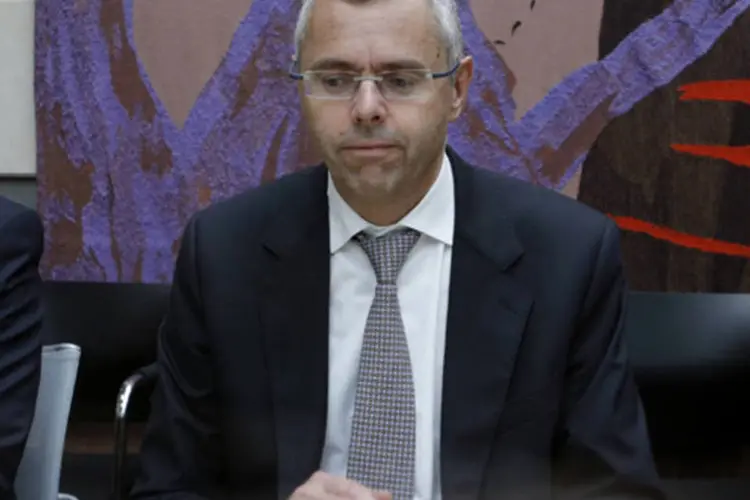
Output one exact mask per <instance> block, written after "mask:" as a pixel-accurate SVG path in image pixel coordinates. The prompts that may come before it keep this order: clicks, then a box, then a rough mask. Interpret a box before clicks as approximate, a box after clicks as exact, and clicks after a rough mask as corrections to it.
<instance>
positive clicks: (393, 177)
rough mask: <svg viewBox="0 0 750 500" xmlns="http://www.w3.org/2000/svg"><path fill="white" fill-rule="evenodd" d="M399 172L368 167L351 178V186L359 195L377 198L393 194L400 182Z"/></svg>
mask: <svg viewBox="0 0 750 500" xmlns="http://www.w3.org/2000/svg"><path fill="white" fill-rule="evenodd" d="M399 179H400V175H398V172H393V171H388V170H384V169H382V168H380V167H366V168H363V169H361V170H360V171H359V173H358V174H356V175H354V176H352V177H350V178H349V181H350V182H349V186H350V187H351V189H352V190H353V191H354V192H355V193H356V194H357V195H359V196H362V197H365V198H370V199H377V198H381V197H384V196H387V195H389V194H391V193H392V192H393V191H394V189H395V188H396V186H397V184H398V180H399Z"/></svg>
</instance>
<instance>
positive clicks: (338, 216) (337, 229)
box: [328, 154, 455, 254]
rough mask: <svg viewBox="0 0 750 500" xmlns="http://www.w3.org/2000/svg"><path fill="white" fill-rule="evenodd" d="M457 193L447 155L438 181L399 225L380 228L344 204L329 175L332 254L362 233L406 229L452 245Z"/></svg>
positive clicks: (381, 232)
mask: <svg viewBox="0 0 750 500" xmlns="http://www.w3.org/2000/svg"><path fill="white" fill-rule="evenodd" d="M453 191H454V190H453V171H452V169H451V165H450V160H449V159H448V156H447V155H445V154H443V163H442V165H441V167H440V172H439V173H438V176H437V179H435V182H434V183H433V184H432V186H431V187H430V190H429V191H428V192H427V194H426V195H425V196H424V198H422V200H421V201H420V202H419V203H418V204H417V206H416V207H414V209H412V211H411V212H409V213H408V214H406V216H405V217H404V218H403V219H401V220H400V221H399V222H397V223H396V224H393V225H392V226H388V227H380V226H375V225H373V224H370V223H369V222H367V221H366V220H364V219H363V218H362V217H360V215H359V214H358V213H357V212H355V211H354V210H353V209H352V208H351V207H350V206H349V205H348V204H347V203H346V201H344V199H343V198H342V197H341V195H340V194H339V192H338V190H337V189H336V186H335V185H334V183H333V180H332V179H331V174H330V173H329V174H328V219H329V227H330V250H331V254H334V253H336V252H338V251H339V250H340V249H341V248H342V247H343V246H344V245H346V243H347V242H349V240H351V239H352V237H353V236H354V235H356V234H357V233H359V232H361V231H365V232H369V233H373V234H383V233H386V232H388V231H391V230H393V229H396V228H402V227H408V228H411V229H414V230H415V231H418V232H420V233H421V234H424V235H426V236H429V237H431V238H433V239H435V240H438V241H440V242H442V243H444V244H446V245H452V244H453V225H454V219H455V201H454V192H453Z"/></svg>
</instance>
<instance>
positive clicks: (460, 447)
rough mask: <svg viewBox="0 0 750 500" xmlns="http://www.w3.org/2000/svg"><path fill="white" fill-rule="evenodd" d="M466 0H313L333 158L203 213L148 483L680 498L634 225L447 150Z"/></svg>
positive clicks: (312, 492) (424, 494) (166, 373)
mask: <svg viewBox="0 0 750 500" xmlns="http://www.w3.org/2000/svg"><path fill="white" fill-rule="evenodd" d="M452 7H455V5H453V2H452V0H435V1H434V2H427V1H426V0H375V1H367V0H365V1H353V0H317V1H315V2H314V3H313V2H309V1H306V2H304V3H303V7H302V11H301V14H300V21H299V25H298V29H297V32H296V33H297V40H296V42H297V61H296V67H295V71H300V72H299V73H297V72H294V73H292V76H293V77H294V78H295V79H297V80H299V81H300V88H301V90H302V103H303V109H304V112H305V115H306V117H307V119H308V121H309V123H310V125H311V129H312V130H313V131H314V134H315V135H316V137H317V139H318V141H319V145H320V150H321V152H322V154H323V156H324V158H325V166H318V167H313V168H310V169H307V170H305V171H302V172H299V173H296V174H292V175H289V176H287V177H285V178H283V179H281V180H279V181H277V182H275V183H271V184H268V185H265V186H263V187H261V188H259V189H256V190H253V191H250V192H248V193H245V194H242V195H240V196H238V197H235V198H232V199H231V200H229V201H225V202H221V203H218V204H216V205H214V206H212V207H210V208H209V209H207V210H204V211H202V212H200V213H199V214H198V215H196V216H195V217H194V218H193V219H192V220H191V221H190V223H189V224H188V227H187V229H186V231H185V234H184V237H183V241H182V247H181V250H180V255H179V258H178V262H177V268H176V271H175V277H174V286H173V292H172V293H173V295H172V301H171V307H170V311H169V314H168V317H167V318H166V322H165V325H164V327H163V329H162V332H161V337H160V343H159V353H158V359H159V381H158V384H157V388H156V391H155V394H154V397H153V402H152V415H151V419H150V422H149V426H148V429H147V433H146V436H145V439H144V443H143V449H142V471H141V475H140V477H139V479H138V481H137V484H136V486H135V489H134V492H133V494H134V496H135V497H136V498H141V499H157V498H158V499H209V498H210V499H213V498H253V499H255V498H287V497H289V496H290V495H291V498H293V499H328V498H355V499H385V498H394V499H397V500H405V499H416V498H418V499H433V500H435V499H437V500H439V499H441V498H442V499H446V500H447V499H478V498H481V499H499V498H502V499H523V500H537V499H538V500H541V499H547V498H576V499H579V498H580V499H582V498H591V499H594V498H595V499H603V498H608V499H615V498H617V499H631V498H633V499H634V498H638V499H657V498H662V497H661V494H660V492H659V490H658V486H657V475H656V472H655V467H654V464H653V460H652V457H651V452H650V446H649V442H648V437H647V432H646V425H645V421H644V416H643V411H642V408H641V403H640V401H639V397H638V393H637V389H636V387H635V385H634V382H633V377H632V374H631V372H630V369H629V367H628V360H627V356H626V352H625V346H624V344H625V342H624V339H623V338H622V330H623V328H622V321H623V314H624V308H625V299H626V285H625V282H624V279H623V272H622V266H621V261H620V254H619V241H618V233H617V229H616V227H615V226H614V225H613V223H612V222H611V221H610V220H609V219H607V218H606V217H605V216H603V215H601V214H599V213H597V212H594V211H593V210H591V209H589V208H586V207H585V206H583V205H580V204H578V203H577V202H575V201H573V200H570V199H567V198H565V197H563V196H561V195H559V194H556V193H553V192H550V191H547V190H544V189H542V188H539V187H535V186H532V185H530V184H527V183H524V182H521V181H516V180H512V179H508V178H505V177H502V176H499V175H496V174H493V173H490V172H489V171H486V170H480V169H478V168H475V167H473V166H470V165H468V164H467V163H465V162H464V161H463V160H462V159H461V158H460V157H459V156H458V155H456V154H455V152H453V151H452V150H451V149H450V148H449V147H446V144H445V141H446V135H447V127H448V123H449V122H450V121H452V120H455V119H456V118H457V117H458V116H459V114H460V113H461V111H462V109H463V108H464V106H465V102H466V95H467V92H468V91H469V83H470V81H471V76H472V64H473V63H472V60H471V58H469V57H462V48H461V36H460V28H459V27H460V23H459V22H458V19H457V17H456V15H455V9H452ZM436 20H437V22H436Z"/></svg>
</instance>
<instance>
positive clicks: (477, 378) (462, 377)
mask: <svg viewBox="0 0 750 500" xmlns="http://www.w3.org/2000/svg"><path fill="white" fill-rule="evenodd" d="M448 154H449V157H450V159H451V164H452V165H453V172H454V179H455V192H456V198H455V199H456V230H455V236H454V245H453V257H452V265H451V287H450V296H449V308H448V323H447V332H446V346H445V359H444V372H443V404H442V423H441V482H442V491H443V498H446V499H448V498H449V499H458V498H460V499H475V498H478V496H479V492H480V490H481V486H482V482H483V476H484V473H485V469H486V466H487V463H488V461H489V458H490V451H491V448H492V446H493V437H494V433H495V429H496V426H497V423H498V421H499V417H500V414H501V412H502V410H503V405H504V401H505V396H506V393H507V390H508V386H509V383H510V380H511V376H512V373H513V368H514V364H515V359H516V353H517V351H518V348H519V345H520V342H521V338H522V334H523V331H524V329H525V326H526V319H527V316H528V313H529V311H530V309H531V304H532V300H531V295H530V294H529V293H528V291H527V290H526V289H525V288H524V287H523V286H522V285H521V284H520V283H518V282H517V281H515V280H514V278H513V275H512V266H513V264H514V263H515V262H516V261H517V260H518V259H520V258H521V256H522V254H523V248H522V247H521V244H520V242H519V241H518V239H517V237H516V235H515V231H514V228H513V225H512V222H511V221H510V219H509V218H508V217H509V214H508V210H504V209H503V208H504V207H503V202H502V201H501V200H498V197H502V196H503V195H502V193H498V192H497V191H496V190H494V189H491V188H489V187H487V186H495V187H496V186H497V181H496V180H495V181H493V182H486V181H487V180H488V179H487V178H486V177H487V175H488V174H487V173H486V172H481V171H479V170H476V169H474V168H471V167H469V166H468V165H466V164H465V163H464V162H463V160H461V159H460V158H459V157H458V156H457V155H455V153H453V152H452V151H451V150H450V149H449V150H448Z"/></svg>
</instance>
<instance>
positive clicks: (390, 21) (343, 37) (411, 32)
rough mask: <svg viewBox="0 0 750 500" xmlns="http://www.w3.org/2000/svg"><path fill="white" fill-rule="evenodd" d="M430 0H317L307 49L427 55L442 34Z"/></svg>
mask: <svg viewBox="0 0 750 500" xmlns="http://www.w3.org/2000/svg"><path fill="white" fill-rule="evenodd" d="M431 15H432V14H431V12H430V10H429V6H428V2H427V1H426V0H374V1H369V2H362V1H359V2H357V1H347V0H317V1H316V3H315V7H314V8H313V11H312V17H311V19H310V24H309V26H308V33H307V36H306V39H305V40H304V42H303V43H304V46H305V52H309V53H310V54H311V55H312V56H313V57H320V56H325V57H331V56H333V55H334V54H332V52H334V53H335V55H336V56H337V57H340V58H345V57H346V55H347V54H348V55H349V57H367V58H371V57H375V58H390V57H396V58H402V57H404V56H412V57H422V58H424V56H425V51H428V52H430V53H432V52H435V50H436V48H437V47H438V46H439V44H438V39H439V37H438V36H437V35H438V32H437V29H436V27H435V23H434V21H433V18H432V17H431Z"/></svg>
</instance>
